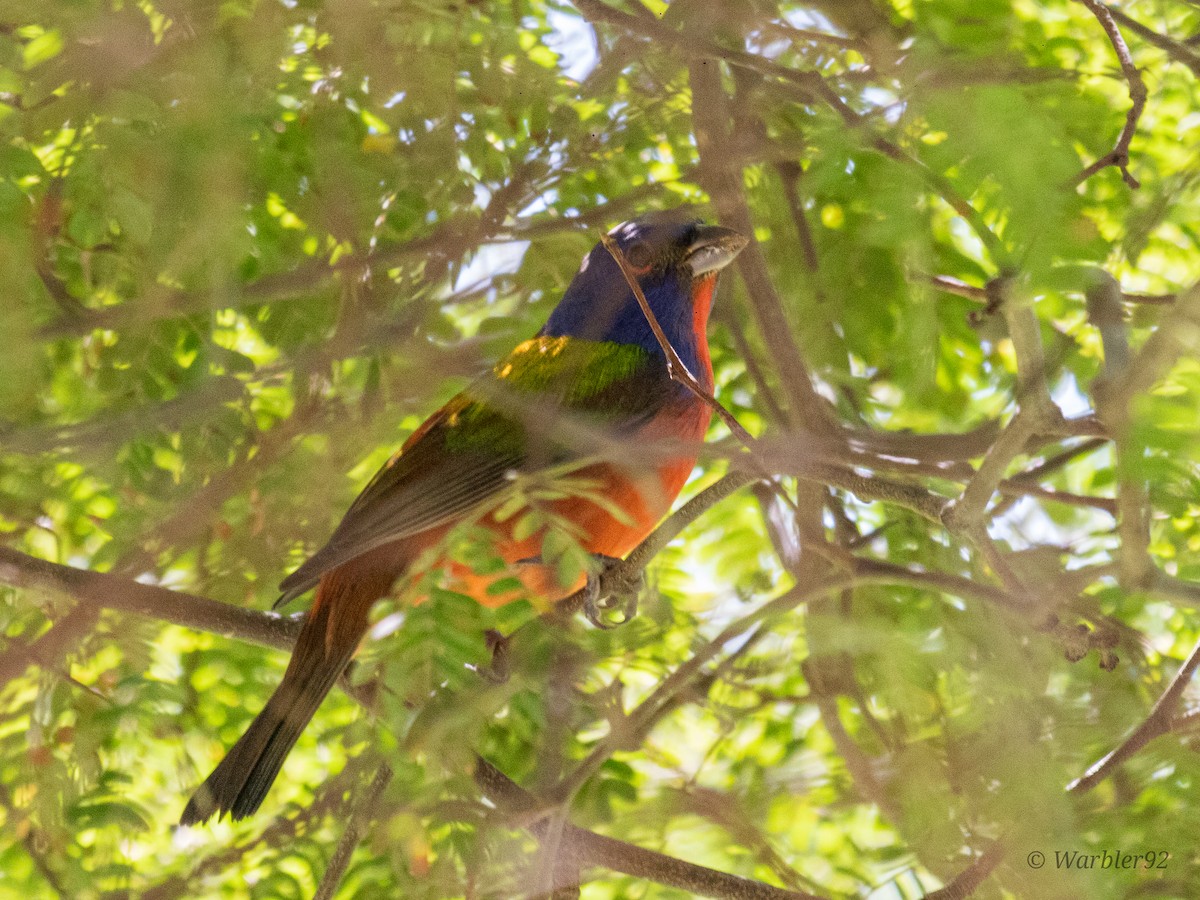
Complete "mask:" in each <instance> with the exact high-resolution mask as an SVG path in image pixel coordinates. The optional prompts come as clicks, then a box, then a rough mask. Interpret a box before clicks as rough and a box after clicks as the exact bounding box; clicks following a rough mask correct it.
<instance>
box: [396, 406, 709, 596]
mask: <svg viewBox="0 0 1200 900" xmlns="http://www.w3.org/2000/svg"><path fill="white" fill-rule="evenodd" d="M681 406H682V407H683V408H682V409H679V408H677V409H675V410H672V411H671V413H670V415H660V416H659V417H658V418H657V419H656V420H654V421H652V422H650V423H648V424H647V426H646V427H645V428H643V429H642V430H641V431H640V432H639V434H638V435H636V436H635V438H634V440H635V441H636V442H637V444H638V445H641V446H645V445H650V444H652V443H653V442H654V441H655V440H661V439H666V438H669V439H671V440H674V441H685V442H688V443H697V444H698V443H699V442H700V441H701V440H703V437H704V432H705V430H706V429H707V426H708V420H709V417H710V413H709V409H708V407H707V406H706V405H705V404H703V403H701V402H700V401H695V402H694V403H692V402H689V403H687V404H681ZM695 464H696V455H695V453H694V451H692V452H686V455H680V456H673V457H672V458H670V459H669V460H668V461H666V462H665V463H662V464H660V465H657V466H646V465H645V464H643V465H641V466H637V467H634V466H623V465H619V464H616V463H599V464H596V465H593V466H588V467H587V468H584V469H580V470H578V471H577V472H574V473H572V476H571V477H572V478H573V479H578V480H579V481H581V482H584V483H587V485H588V491H593V492H595V493H596V495H598V496H599V497H602V498H603V502H602V503H596V502H593V501H592V500H589V499H587V497H586V496H572V497H567V498H564V499H559V500H554V501H552V502H549V503H545V504H544V505H543V507H542V509H543V511H545V512H548V513H550V516H549V518H551V519H557V520H560V521H561V522H562V523H564V524H566V525H567V526H568V529H569V530H570V531H571V532H573V533H574V534H575V535H577V540H578V542H579V545H580V546H581V547H582V548H583V550H585V551H586V552H587V553H589V554H594V555H602V556H610V557H624V556H625V555H626V554H627V553H629V552H630V551H631V550H632V549H633V548H634V547H636V546H637V545H638V544H639V543H641V542H642V540H643V539H645V537H646V536H647V535H649V534H650V532H651V531H653V530H654V528H655V526H656V525H657V524H658V523H659V522H660V521H661V520H662V518H663V517H664V516H665V515H666V514H667V513H668V512H669V511H670V509H671V505H672V504H673V503H674V502H675V498H676V497H678V496H679V492H680V491H681V490H682V489H683V486H684V484H685V483H686V482H687V479H688V476H689V475H690V474H691V472H692V469H693V468H694V467H695ZM613 508H615V509H616V510H618V511H619V512H620V515H619V516H618V515H613V513H612V512H611V511H610V510H612V509H613ZM521 518H522V516H521V514H520V513H517V514H516V515H513V516H509V517H508V518H506V519H505V521H503V522H500V521H497V520H496V519H495V517H494V516H489V517H487V518H485V519H484V520H483V522H482V523H481V524H483V525H484V526H485V527H487V528H488V529H489V530H491V531H493V532H494V533H495V535H496V544H495V548H496V551H497V553H498V555H499V556H500V557H501V558H502V559H503V560H504V561H505V562H506V563H507V564H508V568H507V570H505V571H501V572H499V573H491V574H488V575H478V574H476V573H474V572H472V571H471V569H470V568H469V567H468V566H466V565H464V564H462V563H459V562H453V561H450V560H448V559H446V558H445V557H443V558H441V559H439V560H437V561H436V562H434V563H433V564H432V566H430V568H438V569H440V570H442V571H443V572H444V573H445V578H444V580H443V585H444V586H445V587H446V588H448V589H450V590H454V591H457V592H459V593H463V594H466V595H468V596H470V597H472V598H474V599H475V600H476V601H478V602H479V603H482V604H484V605H485V606H500V605H503V604H505V603H509V602H511V601H513V600H516V599H519V598H521V597H524V596H530V597H533V598H535V599H541V600H543V601H555V600H560V599H562V598H563V597H566V596H567V595H569V594H571V593H573V592H574V591H576V590H578V589H579V588H580V587H582V586H583V583H584V580H585V575H583V574H580V575H579V576H578V577H577V578H575V579H574V580H572V581H570V582H569V583H566V584H564V583H562V581H561V580H560V578H559V576H558V574H557V572H556V569H555V568H554V567H553V566H551V565H543V564H541V562H540V558H541V554H542V542H543V540H544V538H545V529H542V530H540V531H536V532H534V533H533V534H532V535H530V536H528V537H525V538H523V539H522V540H516V539H515V538H514V536H513V527H514V526H515V524H516V523H517V522H518V521H519V520H520V519H521ZM449 530H450V529H449V527H443V528H437V529H433V530H431V531H428V532H425V533H423V534H421V535H415V536H414V537H413V538H410V539H408V540H406V541H404V542H402V543H403V544H404V547H403V548H397V549H398V550H400V555H401V556H404V557H407V558H408V559H410V560H415V559H416V557H417V555H419V553H420V552H422V551H428V550H429V549H431V548H434V547H438V546H439V545H441V546H444V542H445V539H446V537H447V534H448V532H449ZM381 549H382V548H381ZM425 558H426V560H428V559H429V557H428V556H426V557H425ZM421 568H422V569H425V566H422V567H421ZM408 574H409V575H410V577H415V576H416V574H417V573H416V572H412V571H410V572H409V573H408ZM506 578H516V579H518V580H519V581H520V582H521V584H522V585H523V586H524V589H523V590H522V589H513V590H509V591H502V592H497V591H496V590H495V589H494V588H492V585H494V584H496V583H497V582H498V581H500V580H501V579H506ZM420 599H423V598H420V597H418V598H414V602H419V601H420Z"/></svg>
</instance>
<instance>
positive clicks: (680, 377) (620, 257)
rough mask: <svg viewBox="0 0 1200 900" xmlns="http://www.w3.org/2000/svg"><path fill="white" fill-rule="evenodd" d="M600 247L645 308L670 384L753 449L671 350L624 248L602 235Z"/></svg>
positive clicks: (748, 437)
mask: <svg viewBox="0 0 1200 900" xmlns="http://www.w3.org/2000/svg"><path fill="white" fill-rule="evenodd" d="M600 243H602V244H603V245H604V249H605V250H607V251H608V253H609V255H610V256H612V258H613V260H614V261H615V262H616V264H617V266H618V268H620V270H621V274H622V275H623V276H624V277H625V281H626V283H628V285H629V288H630V290H632V291H633V296H634V297H636V298H637V302H638V306H640V307H641V308H642V314H643V315H644V316H645V317H646V321H647V322H649V323H650V330H651V331H653V332H654V337H655V340H657V341H658V345H659V347H661V348H662V351H663V353H664V354H665V355H666V357H667V372H668V374H669V375H670V376H671V380H672V381H677V382H679V383H680V384H682V385H683V386H684V387H686V388H687V389H688V390H689V391H691V392H692V393H693V394H695V395H696V396H697V397H699V398H700V399H701V400H703V401H704V402H705V403H706V404H708V406H709V407H710V408H711V409H712V410H713V411H714V412H715V413H716V414H717V415H718V416H720V417H721V421H722V422H724V423H725V427H726V428H728V429H729V430H730V431H731V432H733V434H734V436H735V437H737V439H738V440H739V441H741V442H742V443H743V444H745V445H746V446H747V447H750V446H751V445H753V443H754V438H753V436H752V435H751V434H750V432H748V431H747V430H746V429H745V428H743V427H742V423H741V422H739V421H738V420H737V417H736V416H734V414H733V413H731V412H730V411H729V410H727V409H726V408H725V407H724V406H722V405H721V402H720V401H719V400H717V398H716V397H714V396H713V395H712V394H710V393H709V392H708V391H707V390H706V389H705V388H704V386H703V385H702V384H700V382H699V381H697V380H696V376H695V375H693V374H692V373H691V372H689V371H688V367H687V366H686V365H685V364H684V362H683V360H682V359H680V358H679V354H678V353H676V352H675V348H674V347H672V346H671V342H670V341H669V340H668V339H667V335H666V333H665V332H664V331H663V330H662V325H660V324H659V323H658V317H657V316H655V315H654V310H653V309H651V308H650V301H649V300H647V299H646V295H645V293H643V291H642V286H641V285H640V284H638V280H637V273H636V272H634V271H633V267H632V266H630V265H629V261H628V260H627V259H625V254H624V253H622V252H621V248H620V247H618V246H617V242H616V241H614V240H613V239H612V238H611V237H610V236H609V235H607V234H601V235H600Z"/></svg>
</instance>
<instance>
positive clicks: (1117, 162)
mask: <svg viewBox="0 0 1200 900" xmlns="http://www.w3.org/2000/svg"><path fill="white" fill-rule="evenodd" d="M1079 2H1080V3H1082V4H1083V5H1084V6H1086V7H1087V8H1088V9H1090V10H1091V11H1092V15H1094V16H1095V17H1096V19H1097V20H1099V22H1100V26H1101V27H1102V28H1103V29H1104V32H1105V34H1107V35H1108V39H1109V41H1111V42H1112V45H1113V49H1114V50H1115V51H1116V53H1117V61H1118V62H1120V64H1121V72H1122V74H1124V76H1125V81H1126V82H1127V83H1128V84H1129V99H1130V100H1131V101H1132V105H1131V106H1130V107H1129V112H1128V113H1126V115H1125V127H1124V128H1122V129H1121V134H1120V136H1119V137H1118V138H1117V143H1116V144H1115V145H1114V146H1113V149H1112V152H1111V153H1109V154H1107V155H1106V156H1102V157H1100V158H1099V159H1098V160H1096V161H1095V162H1094V163H1092V164H1091V165H1090V166H1088V167H1087V168H1086V169H1084V170H1083V171H1082V172H1080V173H1079V174H1078V175H1077V176H1076V177H1075V181H1074V183H1075V184H1077V185H1078V184H1082V183H1083V182H1085V181H1087V180H1088V179H1089V178H1091V177H1092V176H1093V175H1095V174H1096V173H1097V172H1099V171H1100V170H1101V169H1105V168H1108V167H1109V166H1116V167H1117V168H1118V169H1120V170H1121V177H1122V178H1123V179H1124V180H1125V183H1126V184H1127V185H1129V187H1130V188H1132V189H1134V190H1136V189H1137V188H1139V187H1141V184H1140V183H1139V182H1138V180H1137V179H1136V178H1134V177H1133V175H1132V173H1130V171H1129V145H1130V143H1131V142H1132V141H1133V136H1134V134H1135V133H1137V126H1138V119H1140V118H1141V117H1142V111H1143V110H1144V109H1145V108H1146V98H1147V97H1148V96H1149V94H1148V92H1147V91H1146V82H1145V81H1143V80H1142V73H1141V72H1139V71H1138V67H1137V66H1136V65H1135V64H1134V62H1133V56H1132V55H1131V54H1130V52H1129V46H1128V45H1127V44H1126V43H1125V38H1124V37H1122V35H1121V29H1119V28H1118V27H1117V23H1116V21H1115V20H1114V19H1113V15H1112V12H1111V11H1110V10H1109V8H1108V7H1107V6H1105V5H1104V4H1103V3H1101V2H1100V0H1079Z"/></svg>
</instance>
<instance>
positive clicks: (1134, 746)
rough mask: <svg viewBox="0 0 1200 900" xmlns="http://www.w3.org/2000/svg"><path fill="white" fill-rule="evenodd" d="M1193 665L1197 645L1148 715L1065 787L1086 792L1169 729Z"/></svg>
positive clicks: (1199, 658)
mask: <svg viewBox="0 0 1200 900" xmlns="http://www.w3.org/2000/svg"><path fill="white" fill-rule="evenodd" d="M1197 666H1200V644H1197V645H1196V646H1195V647H1193V648H1192V652H1191V653H1190V654H1188V658H1187V659H1186V660H1184V662H1183V665H1182V666H1180V667H1179V671H1178V672H1176V673H1175V677H1174V678H1172V679H1171V683H1170V684H1169V685H1167V689H1166V690H1165V691H1163V693H1162V696H1160V697H1159V698H1158V701H1157V702H1156V703H1155V704H1154V708H1153V709H1151V710H1150V715H1148V716H1147V717H1146V718H1145V719H1144V720H1143V721H1142V723H1141V724H1140V725H1138V726H1137V728H1135V729H1133V731H1131V732H1130V733H1129V736H1128V737H1126V738H1125V740H1123V741H1121V743H1120V744H1118V745H1117V747H1116V748H1115V749H1113V750H1112V751H1111V752H1110V753H1108V754H1107V755H1105V756H1104V757H1103V758H1102V759H1100V760H1099V761H1098V762H1096V763H1095V764H1093V765H1092V766H1091V767H1089V768H1088V770H1087V771H1086V772H1084V773H1083V775H1081V776H1080V777H1079V778H1077V779H1075V780H1074V781H1072V782H1071V783H1070V784H1069V785H1067V790H1068V791H1074V792H1077V793H1082V792H1084V791H1090V790H1091V789H1092V788H1094V787H1095V786H1096V785H1098V784H1099V783H1100V782H1101V781H1103V780H1104V779H1105V778H1107V777H1108V776H1109V775H1111V774H1112V772H1113V770H1114V769H1116V768H1117V766H1119V765H1120V764H1121V763H1123V762H1125V760H1127V759H1129V757H1131V756H1133V755H1134V754H1135V753H1137V752H1138V751H1139V750H1141V749H1142V748H1143V747H1145V746H1146V745H1147V744H1148V743H1150V741H1152V740H1154V738H1156V737H1158V736H1159V735H1162V734H1166V733H1167V732H1168V731H1170V730H1171V729H1172V727H1173V724H1174V721H1175V714H1176V712H1178V710H1179V705H1180V703H1181V702H1182V700H1183V692H1184V691H1185V690H1186V689H1187V686H1188V685H1189V684H1190V683H1191V680H1192V675H1194V674H1195V672H1196V667H1197Z"/></svg>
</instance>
